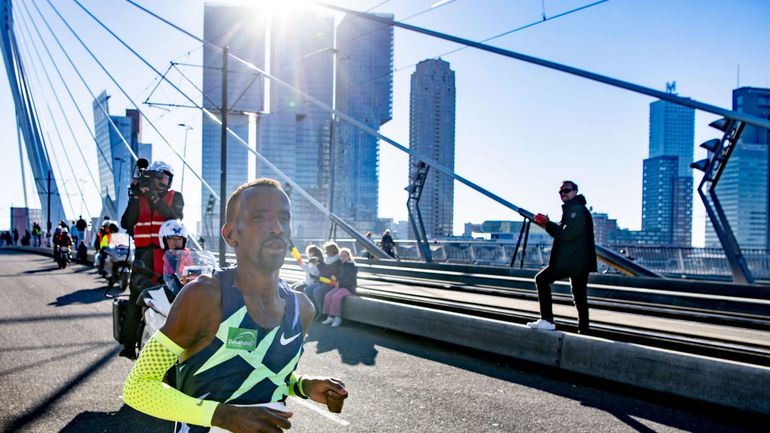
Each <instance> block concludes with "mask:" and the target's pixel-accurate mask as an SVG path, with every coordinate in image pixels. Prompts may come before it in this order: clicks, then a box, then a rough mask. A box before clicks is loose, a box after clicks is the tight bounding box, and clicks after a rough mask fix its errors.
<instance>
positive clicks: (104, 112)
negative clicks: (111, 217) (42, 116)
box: [21, 2, 136, 176]
mask: <svg viewBox="0 0 770 433" xmlns="http://www.w3.org/2000/svg"><path fill="white" fill-rule="evenodd" d="M21 4H22V6H23V7H24V11H25V12H26V13H27V16H28V18H29V20H30V22H32V23H34V20H33V19H32V14H31V13H30V11H29V9H28V8H27V6H26V4H25V3H24V2H22V3H21ZM33 5H35V4H34V3H33ZM35 7H36V8H37V5H35ZM38 13H40V10H39V9H38ZM41 17H42V14H41ZM43 20H44V21H45V18H43ZM45 23H46V27H47V28H48V31H49V32H50V33H51V34H52V35H53V36H54V40H55V41H56V43H57V45H58V46H59V49H60V50H61V51H62V53H63V54H64V57H66V58H67V61H68V62H69V64H70V66H72V69H74V70H75V73H76V74H77V76H78V78H80V82H81V83H83V86H85V88H86V90H88V93H89V95H91V98H92V99H93V100H96V95H95V94H94V92H93V91H92V90H91V87H90V86H89V85H88V82H87V81H86V79H85V78H84V77H83V74H81V73H80V70H79V69H78V67H77V66H75V62H74V61H73V60H72V58H71V57H70V56H69V54H68V53H67V50H65V49H64V46H63V45H62V44H61V42H60V41H59V39H58V38H56V36H55V34H54V32H53V30H52V29H51V27H50V26H48V22H47V21H46V22H45ZM31 27H32V28H33V29H34V30H35V33H36V34H37V37H38V39H40V42H41V44H42V45H43V48H44V49H45V52H46V54H47V55H48V58H49V59H50V60H51V63H52V64H53V65H54V68H55V69H56V73H57V74H58V75H59V79H61V80H62V83H64V87H65V88H66V89H67V94H68V95H69V96H70V99H71V100H72V103H73V104H74V105H75V108H77V111H78V114H79V115H80V118H81V119H82V120H83V123H84V124H85V125H86V129H87V130H88V132H89V133H90V134H91V137H93V139H94V143H96V149H97V151H98V152H99V155H100V156H101V157H102V159H103V160H104V163H105V166H106V167H107V169H108V170H109V171H110V174H112V175H113V176H114V175H115V173H114V171H113V170H112V162H111V161H110V160H109V159H108V158H107V156H106V155H105V154H104V151H103V150H102V149H101V147H99V142H98V140H97V139H96V135H95V134H94V133H93V132H92V131H91V129H90V128H89V127H88V121H87V120H86V118H85V116H84V115H83V112H82V111H81V110H80V107H79V106H78V105H77V102H76V100H75V97H74V96H73V95H72V92H71V91H70V88H69V86H68V85H67V81H66V80H65V79H64V77H63V76H62V74H61V70H60V69H59V67H58V66H57V63H56V61H55V60H54V59H53V55H52V54H51V51H50V50H49V49H48V45H47V44H46V43H45V40H44V39H43V35H41V34H40V31H39V30H38V28H37V26H31ZM97 105H98V106H99V108H100V109H101V110H102V113H103V114H104V115H105V116H106V117H107V119H108V120H109V123H110V125H111V126H112V127H113V129H114V130H115V131H116V132H117V134H118V136H119V137H120V138H121V139H122V141H123V143H124V144H125V145H128V143H127V142H126V139H125V137H123V134H122V133H121V132H120V130H119V129H118V127H117V126H116V125H115V122H113V121H112V118H111V117H110V113H108V112H107V111H106V110H105V109H104V107H103V106H102V104H97ZM128 150H129V152H130V154H131V155H132V156H134V157H136V155H134V154H133V152H132V151H131V146H128Z"/></svg>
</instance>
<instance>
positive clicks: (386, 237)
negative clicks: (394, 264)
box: [380, 230, 396, 257]
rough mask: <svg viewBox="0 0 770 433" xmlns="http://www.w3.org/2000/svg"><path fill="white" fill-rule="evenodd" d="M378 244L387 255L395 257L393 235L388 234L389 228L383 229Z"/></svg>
mask: <svg viewBox="0 0 770 433" xmlns="http://www.w3.org/2000/svg"><path fill="white" fill-rule="evenodd" d="M380 246H381V247H382V250H383V251H385V253H387V254H388V255H389V256H391V257H396V252H395V247H396V243H395V242H393V236H391V235H390V230H385V232H383V233H382V240H381V241H380Z"/></svg>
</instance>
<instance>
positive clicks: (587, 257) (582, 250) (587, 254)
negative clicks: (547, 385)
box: [527, 180, 596, 334]
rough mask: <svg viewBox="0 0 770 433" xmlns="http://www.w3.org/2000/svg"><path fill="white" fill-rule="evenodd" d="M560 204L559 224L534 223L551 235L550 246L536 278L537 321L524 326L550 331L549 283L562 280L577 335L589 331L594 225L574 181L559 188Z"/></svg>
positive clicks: (541, 217) (542, 220)
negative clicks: (572, 305)
mask: <svg viewBox="0 0 770 433" xmlns="http://www.w3.org/2000/svg"><path fill="white" fill-rule="evenodd" d="M559 196H560V198H561V201H562V203H563V204H562V206H561V208H562V216H561V221H560V222H559V224H556V223H554V222H551V221H550V220H549V219H548V216H547V215H543V214H537V215H536V216H535V223H537V224H538V225H541V226H543V227H545V230H546V231H547V232H548V234H550V235H551V236H553V246H552V248H551V257H550V259H549V261H548V266H547V267H545V268H544V269H543V270H542V271H540V273H538V274H537V276H535V285H536V286H537V299H538V301H539V303H540V319H539V320H537V321H535V322H529V323H527V326H529V327H530V328H534V329H540V330H544V331H553V330H555V329H556V326H555V325H554V322H553V305H552V300H551V284H552V283H553V282H554V281H556V280H560V279H563V278H567V277H569V278H570V284H571V286H572V299H573V300H574V302H575V307H577V312H578V332H579V333H581V334H583V333H586V332H588V328H589V326H588V294H587V292H588V273H589V272H596V246H595V244H594V224H593V219H592V218H591V212H590V211H589V210H588V209H587V208H586V199H585V197H584V196H583V195H582V194H578V186H577V184H576V183H575V182H572V181H570V180H565V181H563V182H562V183H561V188H559Z"/></svg>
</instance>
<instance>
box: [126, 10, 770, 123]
mask: <svg viewBox="0 0 770 433" xmlns="http://www.w3.org/2000/svg"><path fill="white" fill-rule="evenodd" d="M127 1H130V0H127ZM310 3H311V4H315V5H317V6H320V7H323V8H326V9H332V10H335V11H338V12H343V13H347V14H353V15H356V16H361V17H364V18H367V19H370V20H373V21H378V22H381V23H386V24H392V25H394V26H396V27H400V28H402V29H406V30H410V31H413V32H417V33H422V34H424V35H428V36H432V37H434V38H438V39H443V40H446V41H450V42H454V43H457V44H460V45H467V46H469V47H473V48H477V49H479V50H482V51H487V52H490V53H493V54H498V55H501V56H504V57H508V58H511V59H516V60H521V61H523V62H527V63H532V64H535V65H538V66H542V67H545V68H548V69H555V70H557V71H561V72H565V73H568V74H570V75H576V76H578V77H582V78H587V79H589V80H592V81H598V82H600V83H604V84H609V85H610V86H613V87H620V88H622V89H626V90H630V91H632V92H635V93H641V94H643V95H647V96H652V97H653V98H656V99H661V100H664V101H668V102H673V103H674V104H677V105H682V106H685V107H690V108H694V109H696V110H701V111H706V112H709V113H712V114H717V115H720V116H724V117H727V118H729V119H735V120H740V121H742V122H745V123H748V124H750V125H754V126H758V127H760V128H764V129H770V120H766V119H762V118H759V117H757V116H752V115H749V114H745V113H739V112H737V111H732V110H727V109H724V108H721V107H717V106H715V105H710V104H706V103H703V102H699V101H696V100H694V99H688V98H683V97H681V96H675V95H673V94H670V93H665V92H661V91H660V90H655V89H651V88H649V87H644V86H640V85H638V84H634V83H631V82H628V81H623V80H618V79H616V78H611V77H607V76H605V75H601V74H597V73H594V72H589V71H586V70H583V69H578V68H574V67H572V66H567V65H563V64H561V63H556V62H552V61H549V60H544V59H541V58H538V57H533V56H528V55H526V54H521V53H518V52H515V51H511V50H506V49H503V48H499V47H495V46H492V45H486V44H483V43H479V42H475V41H472V40H470V39H465V38H460V37H458V36H453V35H449V34H446V33H441V32H438V31H435V30H430V29H426V28H423V27H418V26H413V25H411V24H406V23H403V22H399V21H393V20H386V19H383V18H382V17H379V16H377V15H372V14H364V13H361V12H358V11H354V10H351V9H347V8H343V7H340V6H335V5H331V4H328V3H323V2H318V1H310Z"/></svg>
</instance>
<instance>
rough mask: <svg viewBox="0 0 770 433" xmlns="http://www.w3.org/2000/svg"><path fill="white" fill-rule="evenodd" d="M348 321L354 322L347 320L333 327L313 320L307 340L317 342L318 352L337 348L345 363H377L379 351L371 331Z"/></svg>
mask: <svg viewBox="0 0 770 433" xmlns="http://www.w3.org/2000/svg"><path fill="white" fill-rule="evenodd" d="M348 323H352V322H345V324H343V325H342V327H340V328H332V327H330V326H324V325H321V323H319V322H313V327H311V328H310V332H308V335H307V340H306V341H315V342H316V353H324V352H329V351H333V350H336V351H337V352H339V354H340V358H341V360H342V362H343V363H345V364H348V365H358V364H363V365H375V364H376V361H377V354H378V353H379V352H378V351H377V349H376V348H375V347H374V343H373V342H372V339H371V338H370V337H369V333H367V332H365V331H364V330H362V329H361V328H359V327H357V326H350V325H348Z"/></svg>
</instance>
